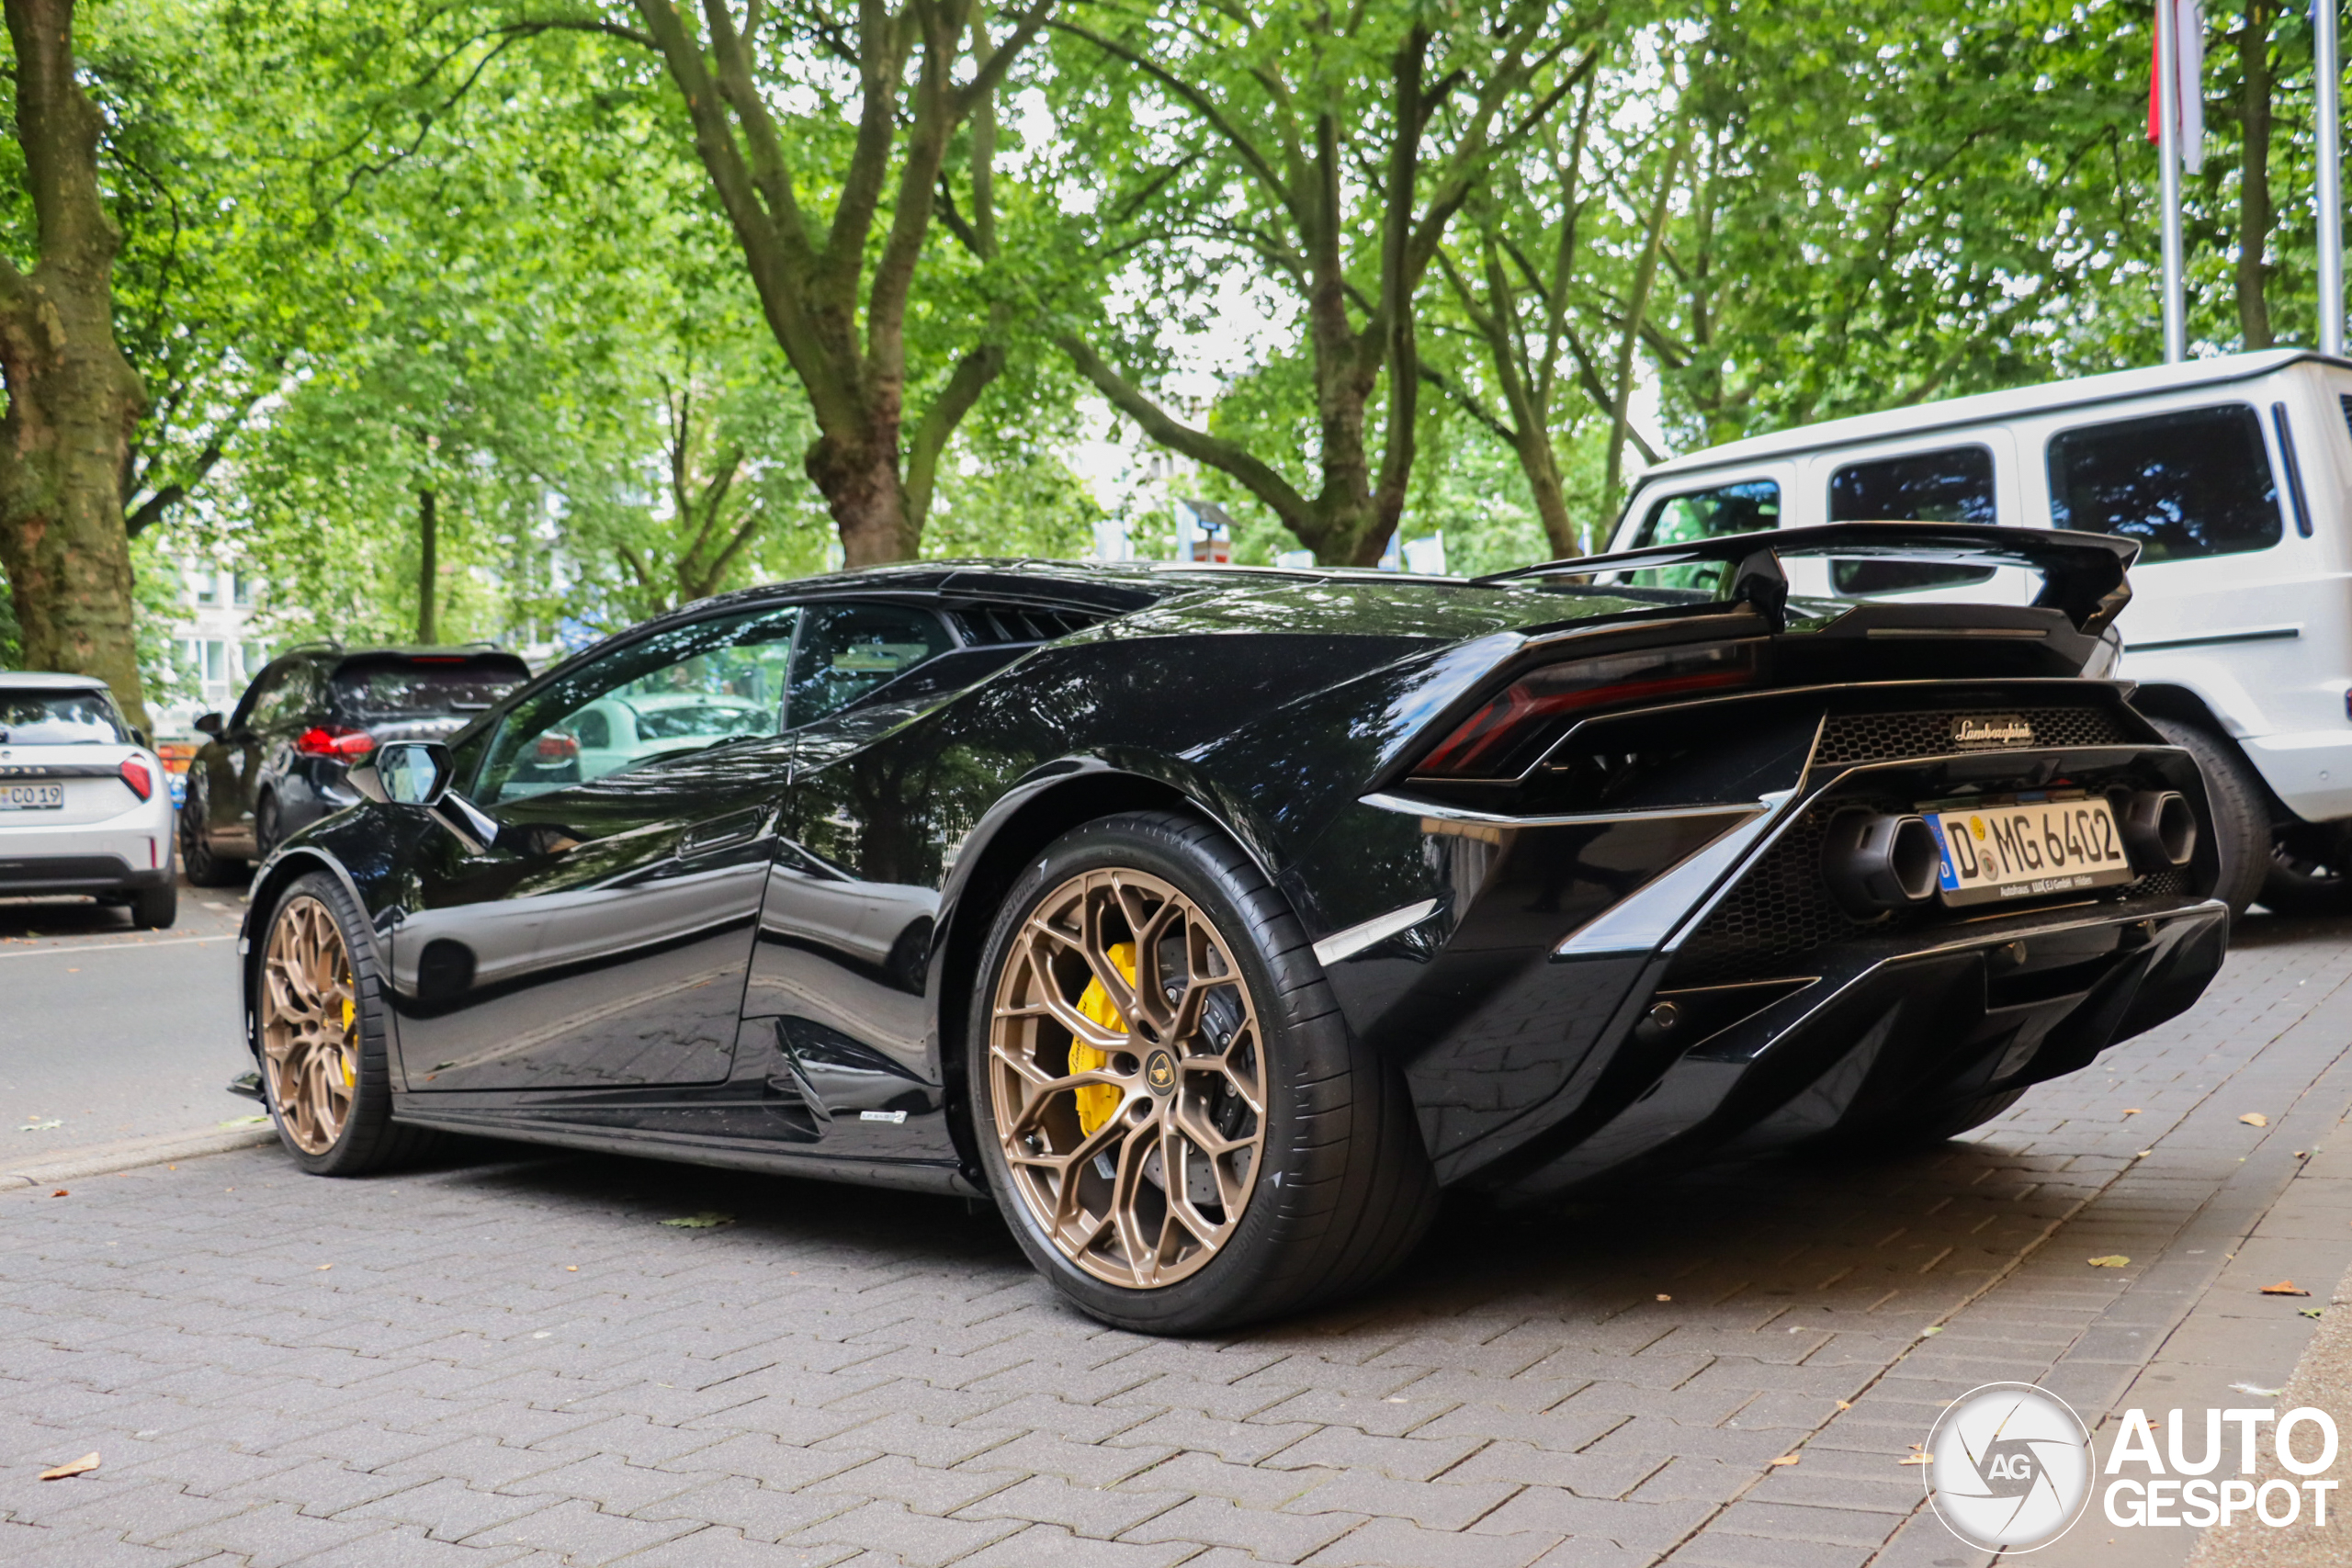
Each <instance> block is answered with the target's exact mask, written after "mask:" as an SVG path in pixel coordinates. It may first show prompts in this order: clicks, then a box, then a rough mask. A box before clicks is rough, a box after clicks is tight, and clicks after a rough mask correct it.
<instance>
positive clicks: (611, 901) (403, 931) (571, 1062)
mask: <svg viewBox="0 0 2352 1568" xmlns="http://www.w3.org/2000/svg"><path fill="white" fill-rule="evenodd" d="M796 623H797V609H796V608H795V607H793V606H791V605H777V604H769V605H765V606H762V607H760V608H757V609H752V610H748V611H736V612H733V613H731V614H728V615H713V616H706V617H703V618H700V619H697V620H694V621H689V622H684V623H680V624H677V625H673V626H667V627H664V628H662V629H661V630H659V631H657V632H655V633H653V634H651V635H650V636H648V637H640V638H637V639H634V640H632V641H630V642H628V643H626V644H624V645H623V646H621V647H620V648H617V649H614V650H612V651H611V652H609V653H607V654H605V655H604V656H603V657H601V658H599V659H596V660H592V661H590V662H588V663H586V664H583V665H582V666H581V667H580V668H578V669H576V670H573V671H569V672H567V673H565V674H564V675H562V676H560V678H558V679H557V680H555V681H553V682H549V683H548V684H547V685H545V686H542V687H540V688H537V690H535V691H532V692H530V693H528V694H526V695H525V696H524V697H523V698H522V699H521V700H520V701H518V702H516V703H515V705H513V706H512V707H511V708H510V709H508V710H507V711H506V712H505V713H503V715H501V716H499V718H498V719H497V720H496V721H495V722H494V724H493V725H492V727H491V728H490V729H489V731H488V733H487V735H486V737H485V738H484V739H481V741H480V742H478V743H469V746H468V748H467V752H468V755H466V756H463V757H461V758H460V759H459V768H458V776H459V779H460V781H461V782H464V783H466V784H468V792H467V796H466V802H465V804H464V805H462V806H460V807H458V810H457V811H456V812H455V813H454V816H455V818H458V819H463V818H466V817H467V816H468V814H469V813H468V811H467V810H466V807H468V806H469V807H471V808H472V813H473V814H474V815H475V816H477V817H478V818H479V819H478V820H477V821H475V822H474V824H473V826H474V828H475V829H477V830H476V831H473V832H470V833H461V832H459V831H458V830H456V829H454V828H453V829H450V830H449V831H447V832H445V833H443V834H442V835H441V836H440V838H439V839H438V840H436V841H435V845H434V846H432V847H431V848H429V849H428V850H427V851H426V852H425V853H424V855H422V856H421V857H420V861H419V868H420V869H419V877H418V886H417V889H416V899H415V908H414V909H413V913H411V914H409V915H407V916H406V917H405V918H404V919H402V920H401V923H400V925H399V927H398V928H397V930H396V931H395V932H394V934H393V939H392V971H393V988H394V994H395V998H396V1010H397V1016H398V1034H399V1043H400V1052H401V1067H402V1072H403V1081H404V1082H405V1084H406V1085H407V1087H408V1088H409V1089H411V1090H413V1091H438V1090H451V1089H492V1090H509V1089H535V1090H536V1089H546V1090H579V1089H633V1088H639V1087H648V1086H655V1085H678V1084H697V1083H712V1082H716V1081H718V1080H719V1079H721V1078H724V1077H726V1076H727V1074H728V1070H729V1064H730V1062H731V1060H732V1055H733V1049H734V1040H735V1032H736V1023H737V1020H738V1018H739V1016H740V1012H741V1002H742V995H743V979H744V973H745V970H746V967H747V966H748V964H749V963H750V959H751V953H752V933H753V930H754V927H755V924H756V921H757V917H758V913H759V907H760V897H761V893H762V890H763V886H764V883H765V880H766V870H767V865H768V862H769V858H770V853H769V852H770V847H771V842H772V838H773V833H774V822H775V807H776V804H777V799H778V796H779V795H781V794H782V791H783V789H784V786H785V783H786V778H787V777H788V773H789V753H790V742H789V741H788V740H787V739H785V738H783V737H782V736H781V735H780V734H779V728H780V723H779V720H780V714H781V710H782V706H783V695H784V684H785V677H786V669H787V663H788V660H789V656H790V649H791V642H792V633H793V628H794V626H795V625H796ZM691 693H702V694H709V695H712V696H714V697H725V698H728V699H729V701H726V702H723V703H721V702H714V703H710V704H704V705H692V704H689V705H685V706H687V707H689V708H693V709H694V710H695V711H696V712H700V713H704V714H707V715H709V716H711V717H710V719H709V721H708V724H707V725H706V727H705V728H701V729H697V728H694V725H693V724H692V723H691V722H687V721H683V720H682V721H679V722H677V723H673V726H672V727H671V731H670V733H669V734H668V735H667V736H666V737H664V738H663V744H662V745H661V746H659V747H649V746H646V745H642V744H640V745H638V746H636V747H634V748H631V749H630V750H629V751H628V753H626V754H624V753H623V752H622V751H621V750H620V749H618V748H612V749H607V750H603V751H600V752H595V751H590V750H585V749H583V748H582V746H581V744H580V738H579V735H578V734H577V728H579V725H580V721H581V719H582V716H585V715H589V714H591V713H594V714H595V715H597V716H603V717H605V719H606V720H607V722H609V719H610V715H611V713H612V710H613V707H614V706H615V705H616V704H619V705H626V704H627V703H628V701H629V700H630V699H631V698H632V697H650V696H655V695H667V696H672V697H674V696H676V695H677V694H691ZM679 708H680V705H678V704H676V703H675V702H673V703H672V705H671V711H673V712H677V711H679ZM751 714H757V715H758V716H759V718H758V722H757V724H756V725H755V726H754V725H752V723H750V722H749V721H748V720H747V719H746V717H745V716H746V715H751ZM720 724H724V725H725V726H726V728H723V729H721V728H715V727H716V726H718V725H720ZM469 763H470V764H471V766H470V767H469Z"/></svg>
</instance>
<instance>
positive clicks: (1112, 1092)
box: [1069, 942, 1136, 1137]
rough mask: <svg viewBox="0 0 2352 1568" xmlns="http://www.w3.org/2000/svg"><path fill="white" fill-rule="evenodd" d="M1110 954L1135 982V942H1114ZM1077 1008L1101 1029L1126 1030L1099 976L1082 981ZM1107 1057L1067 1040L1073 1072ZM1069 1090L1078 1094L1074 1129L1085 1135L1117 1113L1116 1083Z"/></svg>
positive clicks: (1130, 982) (1131, 982)
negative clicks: (1083, 985) (1083, 987)
mask: <svg viewBox="0 0 2352 1568" xmlns="http://www.w3.org/2000/svg"><path fill="white" fill-rule="evenodd" d="M1110 957H1111V962H1112V964H1114V966H1115V967H1116V968H1117V969H1118V971H1119V976H1120V978H1122V979H1124V980H1125V981H1126V983H1127V984H1128V985H1130V986H1133V985H1134V984H1135V983H1136V944H1135V943H1134V942H1114V943H1113V944H1112V946H1111V953H1110ZM1078 1010H1079V1011H1080V1012H1081V1013H1084V1014H1085V1015H1086V1016H1087V1018H1088V1019H1089V1020H1091V1021H1093V1022H1095V1023H1099V1024H1101V1025H1102V1026H1103V1028H1105V1029H1109V1030H1114V1031H1116V1032H1118V1033H1121V1034H1125V1032H1127V1026H1126V1024H1125V1021H1123V1020H1121V1018H1120V1017H1119V1010H1118V1009H1117V1008H1115V1007H1114V1006H1112V1005H1111V993H1110V992H1108V991H1106V990H1104V989H1103V982H1102V981H1100V980H1089V981H1087V982H1086V989H1085V990H1084V991H1082V992H1080V994H1079V998H1078ZM1110 1060H1111V1055H1110V1053H1109V1052H1107V1051H1097V1050H1096V1049H1095V1048H1094V1047H1093V1046H1091V1045H1089V1044H1088V1043H1086V1042H1084V1041H1082V1040H1073V1041H1071V1042H1070V1043H1069V1070H1070V1071H1071V1072H1072V1073H1073V1074H1076V1073H1091V1072H1092V1071H1094V1070H1095V1069H1096V1068H1097V1067H1100V1066H1104V1065H1105V1064H1107V1063H1108V1062H1109V1061H1110ZM1072 1092H1074V1093H1075V1094H1076V1095H1077V1096H1078V1130H1079V1133H1080V1135H1082V1136H1085V1137H1092V1136H1093V1135H1094V1130H1095V1129H1096V1128H1098V1127H1100V1126H1102V1125H1103V1122H1108V1121H1109V1120H1110V1119H1111V1118H1112V1117H1114V1116H1115V1115H1117V1114H1118V1113H1119V1101H1120V1100H1123V1099H1125V1096H1124V1095H1123V1094H1121V1093H1120V1091H1119V1086H1118V1085H1116V1084H1108V1083H1091V1084H1081V1085H1080V1086H1079V1088H1078V1089H1075V1090H1074V1091H1072Z"/></svg>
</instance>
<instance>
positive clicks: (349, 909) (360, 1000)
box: [254, 871, 391, 1176]
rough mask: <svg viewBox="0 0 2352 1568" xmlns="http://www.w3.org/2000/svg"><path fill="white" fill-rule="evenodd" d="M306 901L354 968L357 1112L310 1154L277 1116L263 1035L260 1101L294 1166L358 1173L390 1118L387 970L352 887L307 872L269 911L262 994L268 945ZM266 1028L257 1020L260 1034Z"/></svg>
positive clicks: (258, 958) (257, 1062)
mask: <svg viewBox="0 0 2352 1568" xmlns="http://www.w3.org/2000/svg"><path fill="white" fill-rule="evenodd" d="M302 897H311V898H315V899H317V900H318V901H319V902H320V903H321V904H322V905H324V906H325V907H326V910H327V914H328V915H329V917H330V918H332V919H334V923H335V930H336V931H338V932H339V933H341V935H342V937H343V945H344V952H345V953H346V954H347V955H348V957H349V959H350V962H351V978H352V992H353V999H354V1001H355V1003H356V1011H357V1022H358V1024H359V1070H358V1075H357V1081H356V1083H355V1084H354V1085H353V1086H352V1091H351V1111H350V1112H349V1114H347V1115H346V1116H345V1118H344V1121H343V1129H342V1131H341V1132H340V1133H338V1134H336V1136H335V1141H334V1143H333V1144H331V1145H328V1146H327V1147H326V1148H325V1149H324V1150H322V1151H321V1152H320V1153H318V1154H311V1153H308V1152H307V1151H305V1150H304V1149H303V1148H301V1146H300V1145H297V1144H296V1143H295V1142H294V1139H293V1137H292V1136H291V1135H290V1134H288V1132H287V1130H286V1118H285V1117H284V1116H283V1115H282V1114H280V1112H279V1111H278V1105H277V1092H276V1090H275V1089H274V1088H273V1087H272V1086H271V1083H270V1075H269V1066H268V1063H267V1062H266V1061H265V1060H263V1059H262V1054H261V1050H260V1047H261V1041H260V1039H259V1038H258V1033H257V1034H256V1038H255V1040H254V1047H255V1055H254V1066H256V1067H258V1068H259V1069H260V1071H261V1081H262V1103H263V1105H264V1107H265V1108H266V1110H267V1111H268V1112H269V1120H270V1124H271V1125H272V1126H273V1127H275V1128H276V1129H277V1141H278V1143H279V1144H280V1145H283V1146H284V1148H285V1150H286V1152H287V1153H288V1154H289V1155H291V1156H294V1162H295V1163H296V1164H297V1165H300V1167H301V1168H303V1169H304V1170H307V1171H309V1172H311V1174H312V1175H314V1176H345V1175H355V1174H357V1173H358V1172H359V1171H360V1170H362V1169H364V1168H368V1167H369V1166H371V1165H372V1164H373V1163H374V1162H373V1155H374V1146H373V1145H374V1144H375V1142H376V1141H377V1139H378V1138H379V1137H380V1136H381V1134H382V1132H383V1130H384V1128H385V1127H386V1125H387V1124H388V1123H389V1122H390V1119H391V1082H390V1070H389V1064H390V1051H389V1050H388V1048H387V1044H388V1043H387V1039H386V1032H385V1022H386V1010H385V1007H384V996H383V986H382V977H383V967H382V965H381V964H379V962H378V961H377V953H376V947H375V942H374V940H373V938H374V934H375V933H374V931H372V929H371V928H370V927H369V926H368V922H367V920H365V919H362V918H361V916H360V911H359V905H358V902H357V900H356V899H355V898H353V897H352V896H351V891H350V889H349V888H347V887H345V886H344V885H343V883H342V882H341V881H340V880H339V879H338V878H336V877H335V876H334V874H332V873H330V872H325V871H313V872H306V873H304V874H302V875H300V876H298V877H296V878H295V879H294V880H293V881H292V882H289V883H288V884H287V885H286V886H285V887H283V888H282V889H280V890H279V892H278V895H277V901H276V903H275V905H274V906H273V908H271V910H270V914H269V924H268V925H267V926H266V927H265V928H264V930H263V935H262V940H261V943H260V952H259V953H257V954H256V955H255V957H254V968H255V973H256V988H257V989H258V987H259V985H260V984H261V983H262V982H261V981H260V979H259V973H260V970H261V968H262V966H264V965H266V964H267V963H268V962H269V944H270V939H271V938H272V937H273V936H275V935H276V933H277V922H278V921H279V920H280V919H284V918H285V914H286V911H287V909H288V907H290V906H291V905H292V904H293V903H294V901H295V900H296V899H298V898H302ZM260 1027H261V1025H260V1022H259V1020H258V1018H257V1019H256V1020H255V1023H254V1028H255V1030H256V1032H258V1031H259V1029H260Z"/></svg>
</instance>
